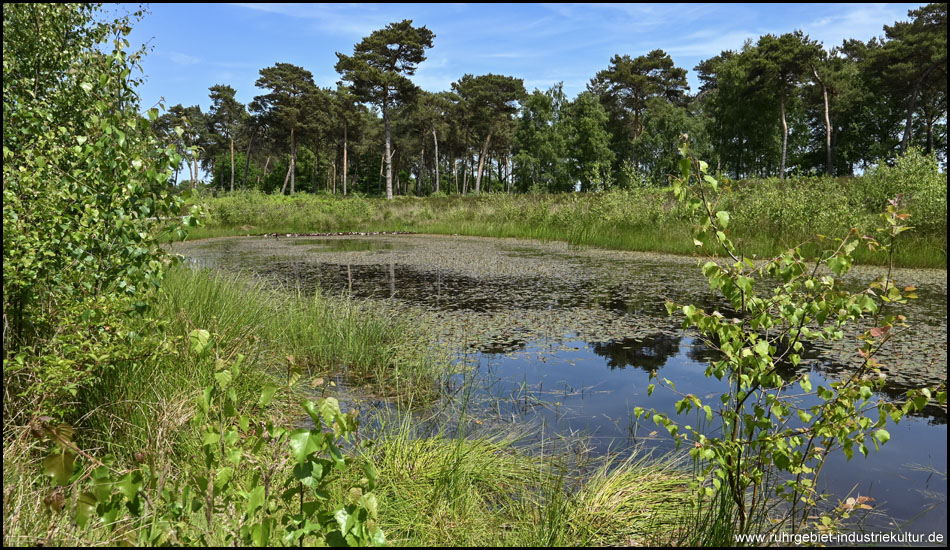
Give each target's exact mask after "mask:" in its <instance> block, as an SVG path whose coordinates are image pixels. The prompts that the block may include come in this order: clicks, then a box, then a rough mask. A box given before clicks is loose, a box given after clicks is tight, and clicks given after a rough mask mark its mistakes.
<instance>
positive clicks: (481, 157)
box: [475, 132, 491, 195]
mask: <svg viewBox="0 0 950 550" xmlns="http://www.w3.org/2000/svg"><path fill="white" fill-rule="evenodd" d="M490 143H491V132H489V133H488V137H486V138H485V144H484V145H482V152H481V154H480V155H478V174H477V175H476V176H475V194H476V195H479V194H481V192H482V168H484V166H485V155H487V154H488V145H489V144H490Z"/></svg>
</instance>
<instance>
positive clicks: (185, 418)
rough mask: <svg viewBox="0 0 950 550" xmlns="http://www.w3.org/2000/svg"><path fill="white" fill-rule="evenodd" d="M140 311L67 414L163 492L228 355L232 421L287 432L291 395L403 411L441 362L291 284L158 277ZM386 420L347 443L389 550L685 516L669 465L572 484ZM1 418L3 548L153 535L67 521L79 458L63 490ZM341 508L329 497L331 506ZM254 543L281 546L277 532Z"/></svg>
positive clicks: (506, 448) (194, 443)
mask: <svg viewBox="0 0 950 550" xmlns="http://www.w3.org/2000/svg"><path fill="white" fill-rule="evenodd" d="M149 318H150V319H153V320H151V321H148V322H145V321H144V320H143V321H142V322H140V323H139V324H138V325H133V326H132V327H131V328H132V330H133V331H137V332H140V333H141V334H148V337H147V338H144V339H143V340H142V345H141V347H140V351H141V355H140V356H138V357H135V358H134V359H131V360H127V361H117V362H115V363H114V364H113V365H111V366H110V367H109V368H106V369H104V370H103V371H102V374H101V375H100V376H99V378H98V380H96V381H95V383H92V384H90V385H88V386H86V387H84V388H83V389H82V391H80V392H79V393H78V394H77V395H76V397H75V402H74V403H72V407H71V409H72V411H73V412H72V413H70V414H69V415H68V416H67V418H66V419H65V420H67V421H68V422H69V423H70V424H71V425H72V426H73V427H74V428H75V436H74V441H75V442H76V445H77V446H78V448H80V449H84V450H85V451H86V452H88V453H89V456H90V457H92V458H94V459H97V460H104V459H105V457H107V456H110V455H111V456H113V457H114V459H113V462H112V464H113V467H114V468H115V469H117V470H122V471H125V470H126V469H130V468H135V467H136V463H137V462H142V461H143V460H144V461H147V462H148V463H149V464H150V466H151V468H152V469H153V471H160V472H161V475H162V480H163V483H164V482H165V481H164V480H165V478H168V479H169V480H175V479H179V478H186V477H187V476H189V475H190V474H189V472H193V471H198V470H200V468H201V466H202V462H203V460H202V457H203V456H204V455H203V453H202V437H203V433H204V432H203V431H202V428H201V427H200V426H199V425H197V424H196V423H195V422H194V419H195V417H196V415H197V407H196V402H197V401H198V399H199V398H200V395H201V393H202V388H205V387H209V385H210V386H213V385H214V384H215V380H216V379H217V377H218V376H219V375H220V372H221V370H222V364H224V363H227V364H230V363H233V362H234V360H235V358H236V357H238V356H239V354H240V355H243V356H244V357H245V358H244V361H243V367H242V368H241V370H240V375H239V376H235V377H234V379H233V380H230V386H229V387H230V388H232V389H233V390H234V392H235V396H236V402H237V403H242V404H244V405H242V406H241V407H240V409H241V411H240V412H242V413H246V414H248V415H252V417H253V418H256V419H257V421H268V422H273V423H279V424H284V425H287V426H291V427H293V426H299V425H301V423H303V422H304V420H303V419H302V418H301V416H302V415H301V414H300V412H299V408H298V406H297V405H296V404H297V403H298V402H299V401H300V400H302V399H304V398H311V399H315V398H316V397H317V396H320V395H326V396H332V395H338V390H339V388H338V387H335V386H334V385H333V384H332V383H331V380H333V379H340V377H343V379H345V380H346V384H347V385H348V386H349V387H350V388H351V389H353V390H355V391H357V393H364V394H370V395H373V396H379V395H385V396H388V397H390V398H391V402H392V403H396V404H398V403H403V404H404V405H405V404H407V403H413V404H416V405H418V404H419V403H423V404H424V403H426V402H428V401H430V400H431V398H432V397H433V396H434V395H436V392H437V391H438V388H439V380H440V377H441V376H442V375H443V373H444V372H445V367H446V364H445V363H444V362H443V361H441V360H440V358H438V357H431V356H428V355H426V353H427V352H425V351H424V350H425V349H426V347H425V346H424V344H423V343H422V340H421V338H422V333H421V328H423V327H417V326H413V325H412V324H411V323H409V322H408V321H406V320H405V319H402V318H400V317H398V316H395V315H392V314H389V313H386V312H385V311H381V310H380V309H379V308H375V309H371V308H369V307H368V306H367V305H365V304H364V303H362V302H359V301H354V300H349V299H343V298H332V297H327V296H322V295H316V296H313V295H303V294H300V293H298V292H295V291H293V290H292V289H289V290H285V291H275V290H272V289H268V288H265V287H263V286H260V285H259V284H256V283H253V282H251V281H249V280H247V279H243V278H237V277H234V276H225V275H221V274H215V273H213V272H208V271H193V270H188V269H184V268H180V267H179V268H174V269H172V270H171V271H170V272H169V273H168V275H167V277H166V279H165V281H164V282H163V285H162V288H161V290H160V291H159V293H158V295H157V296H156V297H155V300H154V304H153V308H152V310H151V312H150V315H149ZM155 319H157V320H160V321H154V320H155ZM196 329H204V330H207V331H208V334H209V347H210V348H212V349H213V353H212V354H210V355H207V356H202V357H200V358H198V357H196V356H195V354H194V352H193V349H191V348H192V347H193V345H194V342H193V341H192V339H190V338H189V334H190V333H191V332H192V331H194V330H196ZM268 384H273V385H275V386H279V387H282V388H285V390H282V391H281V392H279V393H278V394H277V395H278V397H277V399H276V401H275V403H273V404H272V405H271V406H270V407H268V408H266V409H264V408H262V407H261V406H260V405H259V404H258V395H259V394H260V393H261V388H262V387H265V386H266V385H268ZM8 397H9V396H8ZM374 398H375V397H374ZM11 401H15V399H14V400H11ZM9 405H10V403H7V406H9ZM5 407H6V406H5ZM416 408H418V407H416ZM393 410H394V411H396V412H395V413H393V412H392V410H391V411H390V412H389V413H387V415H386V416H385V418H383V417H382V416H381V417H379V419H376V420H372V422H370V424H372V426H368V427H366V428H365V429H363V430H362V432H361V438H362V439H361V440H360V444H359V445H356V446H354V447H352V448H350V449H349V450H348V454H349V455H350V456H351V460H353V461H354V464H362V465H364V467H365V465H367V464H370V465H372V466H373V469H374V470H375V472H376V475H377V480H378V481H377V483H378V486H377V489H376V493H377V495H378V498H379V522H380V523H379V524H380V527H381V528H382V529H383V531H384V532H385V533H386V535H387V538H388V540H389V542H390V543H393V544H398V545H403V544H405V545H440V546H445V545H466V546H472V545H483V544H484V545H498V544H505V545H509V544H511V545H590V544H629V543H632V542H640V541H664V540H666V534H665V533H666V532H667V530H668V528H669V526H670V525H673V524H676V523H678V522H680V521H681V517H680V514H681V513H682V510H684V509H686V508H687V506H686V503H687V502H688V498H689V495H690V494H691V493H689V492H688V491H687V490H686V481H685V476H684V474H683V473H682V471H681V470H678V469H677V468H674V467H673V466H672V465H671V464H670V462H669V461H667V460H649V461H646V460H633V459H631V460H627V461H624V462H620V463H615V464H608V463H606V462H594V463H593V464H589V465H588V468H587V474H581V473H580V472H579V471H573V469H570V468H566V467H563V464H562V463H563V462H564V461H565V460H568V459H567V458H566V457H565V455H564V454H559V453H554V454H551V453H550V452H547V453H545V454H543V455H542V454H538V453H535V452H532V451H531V450H530V449H524V448H520V447H516V446H514V441H515V438H513V437H512V436H511V435H510V434H507V435H506V434H505V433H499V432H486V433H479V434H477V435H476V434H469V435H448V432H446V433H445V434H441V435H436V436H435V437H431V436H428V437H424V436H423V435H422V434H418V433H416V431H415V428H414V426H415V425H416V424H417V421H416V420H413V417H412V416H411V415H410V413H409V412H408V410H409V409H408V408H407V407H396V408H394V409H393ZM6 412H8V413H9V414H5V426H4V471H3V477H4V504H3V505H4V515H3V517H4V520H3V540H4V545H39V544H42V545H64V544H75V545H91V544H100V543H112V544H116V543H119V542H123V541H126V540H129V539H130V537H132V538H133V539H134V538H135V537H136V536H137V535H136V533H137V531H138V530H141V529H143V527H142V525H150V526H151V528H153V529H154V528H155V525H156V524H160V523H161V521H163V520H161V521H160V519H159V518H158V517H157V515H156V517H155V518H154V520H152V519H149V515H148V514H149V512H148V511H146V515H145V520H144V522H143V521H139V522H138V523H133V522H130V521H124V522H123V521H120V522H119V524H118V525H113V526H112V527H113V528H112V529H111V530H110V529H106V528H105V527H104V526H103V525H102V524H101V523H95V522H94V523H92V524H90V525H88V526H86V527H79V526H77V525H76V524H75V522H74V520H73V516H72V514H71V512H70V511H69V510H71V508H72V506H73V502H74V501H75V499H76V498H78V495H77V493H78V491H79V489H78V487H80V486H81V485H82V483H84V482H85V479H86V477H87V475H88V474H82V472H87V468H88V467H89V466H90V462H91V460H92V459H85V457H84V456H81V457H79V458H77V466H76V472H77V473H76V474H74V475H73V477H72V479H71V480H70V482H69V484H67V485H66V486H65V487H64V488H59V489H57V488H55V484H53V483H51V480H50V478H49V477H48V476H46V475H44V474H43V471H44V463H45V462H44V461H45V457H46V456H48V455H47V453H48V450H47V447H48V446H47V445H46V444H44V443H41V442H40V441H39V440H38V439H37V438H35V437H33V435H35V434H34V433H32V432H33V431H35V423H36V420H35V419H33V420H32V421H31V420H30V419H28V418H24V417H20V416H17V415H16V414H15V412H13V411H12V410H7V411H6ZM304 418H305V417H304ZM456 427H457V426H456ZM451 431H452V433H453V434H458V433H459V432H458V431H457V430H451ZM283 453H284V454H287V452H286V450H285V451H283ZM143 457H145V458H143ZM292 466H293V465H292V464H291V463H288V462H282V463H279V466H275V467H274V468H275V471H274V474H273V475H274V476H275V479H277V480H282V479H287V480H289V479H291V469H292ZM250 470H253V468H249V471H250ZM354 472H356V473H354ZM361 472H362V470H361V469H356V470H354V471H350V470H346V471H344V472H343V473H341V474H340V479H339V481H338V482H337V483H335V484H334V485H333V487H339V488H341V489H340V491H341V492H342V491H343V489H342V488H343V487H346V486H349V485H348V484H350V483H356V482H357V481H358V479H357V478H359V477H360V476H361V475H362V473H361ZM168 483H171V481H168ZM253 483H254V479H253V476H252V475H251V474H249V473H248V474H246V475H245V474H241V473H239V474H235V477H234V479H233V480H232V481H231V484H232V485H231V486H232V489H231V490H233V491H235V492H236V493H240V492H241V491H242V490H243V489H242V488H244V487H250V486H253ZM275 483H276V482H275ZM72 487H76V489H74V490H73V489H71V488H72ZM56 495H64V496H65V499H66V505H65V507H64V510H63V511H60V512H56V511H55V506H52V507H51V506H50V502H51V499H53V500H52V502H55V499H56V498H58V497H57V496H56ZM151 498H153V499H156V498H158V497H157V496H156V495H155V494H152V497H151ZM345 498H346V496H345V495H344V494H331V495H330V499H331V501H343V500H344V499H345ZM204 514H205V512H204V511H201V512H196V513H194V514H192V516H193V517H190V518H189V517H188V515H187V514H186V516H185V519H183V520H182V521H184V522H185V523H186V524H187V527H181V526H180V527H178V528H177V529H178V530H177V531H175V532H176V533H179V534H182V533H185V532H186V529H192V528H194V529H196V530H197V531H198V532H202V533H204V535H202V536H204V537H205V538H204V539H202V540H205V541H206V542H207V543H208V544H222V545H227V544H231V543H233V542H234V539H233V533H232V532H231V531H230V530H229V527H228V526H231V525H235V526H236V525H237V524H238V523H239V522H240V514H239V513H237V512H235V511H234V510H233V509H226V508H220V509H215V510H214V514H213V516H212V517H211V518H210V520H211V523H207V524H206V522H207V519H205V517H204ZM202 525H214V526H215V527H214V528H210V527H207V526H205V527H204V528H202V527H201V526H202ZM236 528H237V527H235V529H236ZM270 542H271V543H272V544H280V543H281V539H280V538H279V535H278V534H277V533H276V532H275V534H274V535H273V538H272V540H270Z"/></svg>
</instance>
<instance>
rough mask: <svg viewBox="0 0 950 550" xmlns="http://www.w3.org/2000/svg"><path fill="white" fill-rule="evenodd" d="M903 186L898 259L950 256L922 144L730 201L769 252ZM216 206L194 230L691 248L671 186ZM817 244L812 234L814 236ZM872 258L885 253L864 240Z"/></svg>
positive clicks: (757, 245)
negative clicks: (896, 155) (894, 156)
mask: <svg viewBox="0 0 950 550" xmlns="http://www.w3.org/2000/svg"><path fill="white" fill-rule="evenodd" d="M901 191H903V192H904V193H905V194H904V199H905V202H906V203H907V204H908V208H909V211H910V213H911V215H912V220H914V225H915V226H916V228H917V230H916V231H914V232H913V233H911V234H910V235H907V236H905V238H904V242H903V244H902V246H901V247H900V248H899V249H898V251H897V256H896V261H897V263H898V264H899V265H903V266H916V267H943V266H946V261H947V259H946V242H947V241H946V224H947V217H946V204H947V179H946V175H945V174H942V173H940V171H939V167H938V166H937V163H936V161H935V159H934V158H933V157H927V156H923V155H920V154H918V153H916V152H912V153H911V154H908V155H907V156H906V157H903V158H901V159H899V161H898V162H897V163H896V164H895V165H894V166H886V165H885V166H881V167H879V168H877V169H875V170H872V171H871V172H870V173H869V174H867V175H865V176H863V177H860V178H828V177H813V178H794V179H788V180H786V181H785V182H784V183H783V182H780V181H778V180H777V179H771V180H752V181H740V182H733V185H731V187H730V190H729V192H728V193H724V194H723V195H722V197H721V199H720V200H721V205H722V207H723V208H726V209H728V210H729V211H730V212H731V216H732V224H733V226H732V228H733V231H734V233H733V235H734V239H735V240H736V242H737V243H738V245H739V246H740V247H741V249H742V250H743V252H744V253H746V254H748V255H750V256H751V255H757V256H758V257H768V256H771V255H774V254H777V253H779V252H781V251H782V250H783V248H784V247H789V246H795V245H798V244H800V243H806V241H809V240H810V239H812V237H813V236H814V235H815V234H816V233H821V234H824V235H828V236H834V235H843V234H845V233H847V232H848V231H849V230H851V228H857V229H858V230H859V231H861V232H863V233H867V232H868V231H870V230H871V228H873V227H874V226H875V225H876V223H877V219H878V215H879V213H880V211H881V209H883V208H884V207H885V206H886V199H885V197H888V196H894V195H895V194H896V193H899V192H901ZM205 207H206V209H207V211H208V212H209V214H210V219H209V220H208V224H207V226H206V227H203V228H201V229H199V230H197V231H196V232H195V233H194V235H195V236H198V237H200V236H215V235H244V234H258V233H274V232H280V233H308V232H324V231H381V230H385V231H417V232H427V233H444V234H463V235H480V236H491V237H527V238H538V239H553V240H565V241H568V242H571V243H573V244H585V245H595V246H601V247H607V248H618V249H625V250H650V251H665V252H674V253H680V254H690V253H693V252H694V251H695V247H693V246H692V244H691V239H689V238H688V237H689V235H688V231H687V229H686V227H687V225H686V223H685V220H686V219H687V218H688V212H687V211H686V209H685V208H684V207H683V206H682V205H680V204H679V203H678V202H677V201H676V200H675V198H674V197H673V195H672V192H671V190H670V189H631V190H614V191H611V192H608V193H602V194H570V195H544V194H539V195H536V194H528V195H507V194H492V195H490V196H483V197H482V198H477V199H476V198H463V197H431V198H426V199H419V198H403V199H400V200H397V201H394V202H392V203H390V202H384V201H379V200H377V199H370V198H360V197H352V198H349V199H346V200H343V199H340V198H335V197H333V196H330V195H319V196H299V195H298V196H296V197H292V198H291V197H273V196H265V195H262V194H257V193H248V194H235V195H232V196H228V197H219V198H217V199H210V200H207V201H206V202H205ZM804 246H805V247H806V249H807V248H808V247H809V246H812V245H810V244H807V243H806V244H804ZM856 258H857V259H858V261H861V262H871V263H878V264H882V263H886V261H887V259H886V257H885V256H883V255H881V254H872V253H870V252H868V251H867V250H864V251H856Z"/></svg>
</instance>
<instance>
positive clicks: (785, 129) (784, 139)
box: [779, 92, 788, 181]
mask: <svg viewBox="0 0 950 550" xmlns="http://www.w3.org/2000/svg"><path fill="white" fill-rule="evenodd" d="M781 103H782V166H781V167H780V168H779V170H780V172H779V179H780V180H781V181H785V160H786V158H787V157H786V155H787V153H788V121H786V120H785V93H784V92H783V93H782V95H781Z"/></svg>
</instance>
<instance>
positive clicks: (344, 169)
mask: <svg viewBox="0 0 950 550" xmlns="http://www.w3.org/2000/svg"><path fill="white" fill-rule="evenodd" d="M347 126H348V125H347V123H346V120H344V121H343V196H344V197H345V196H346V169H347V165H346V146H347V130H348V128H347Z"/></svg>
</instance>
